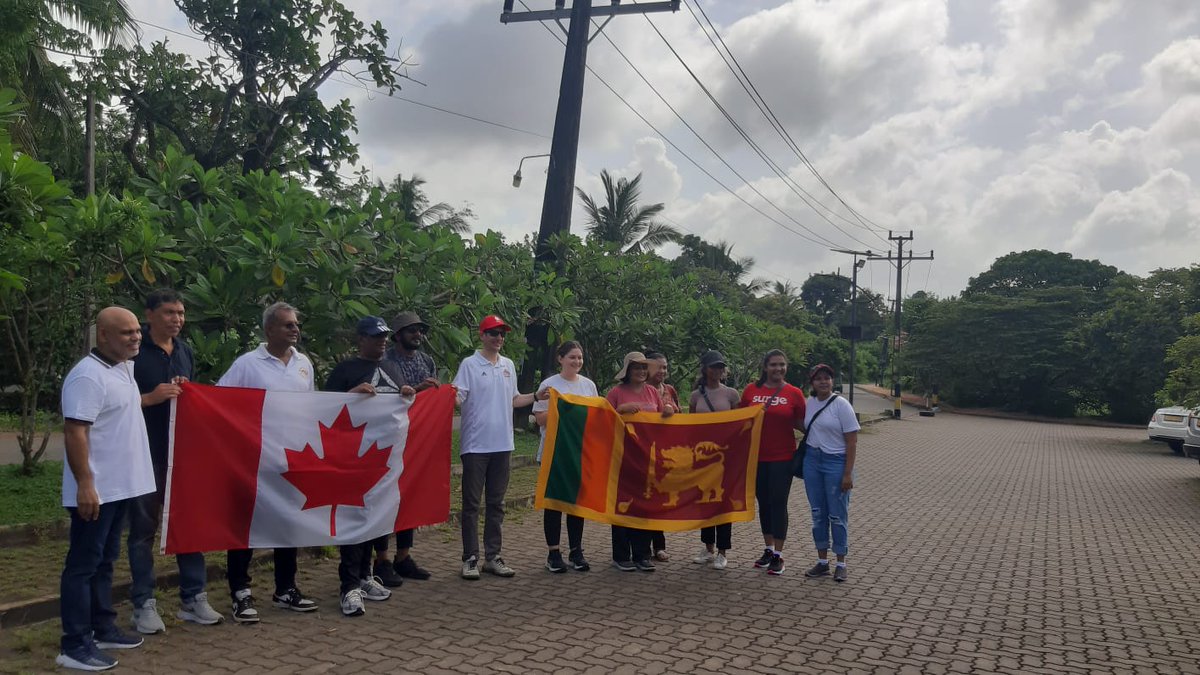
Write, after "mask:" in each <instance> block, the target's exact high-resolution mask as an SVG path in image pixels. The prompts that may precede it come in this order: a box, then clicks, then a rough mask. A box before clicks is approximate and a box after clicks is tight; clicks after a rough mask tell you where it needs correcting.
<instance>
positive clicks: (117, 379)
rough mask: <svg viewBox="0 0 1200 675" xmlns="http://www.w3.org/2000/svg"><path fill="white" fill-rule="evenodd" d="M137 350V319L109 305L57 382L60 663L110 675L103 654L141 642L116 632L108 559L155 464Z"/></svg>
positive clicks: (150, 484) (150, 482)
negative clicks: (63, 527) (62, 511)
mask: <svg viewBox="0 0 1200 675" xmlns="http://www.w3.org/2000/svg"><path fill="white" fill-rule="evenodd" d="M141 343H142V327H141V325H139V324H138V320H137V317H136V316H135V315H134V314H133V312H130V311H129V310H127V309H124V308H122V307H108V308H106V309H104V310H102V311H101V312H100V314H99V315H97V317H96V348H95V349H93V350H92V352H91V353H90V354H88V355H87V356H86V357H84V358H83V360H81V361H80V362H79V363H77V364H75V367H74V368H72V369H71V372H70V373H69V374H68V375H67V379H66V380H65V381H63V388H62V410H63V436H64V437H65V441H66V452H67V461H66V463H65V464H64V465H63V483H62V498H63V506H65V507H66V509H67V512H68V513H69V514H70V517H71V534H70V537H71V539H70V546H69V548H68V549H67V558H66V562H65V564H64V565H63V573H62V585H61V587H60V589H59V593H60V596H61V605H60V615H61V617H62V648H61V653H60V654H59V655H58V657H57V658H56V659H55V662H56V663H58V665H60V666H63V667H66V668H74V669H77V670H91V671H99V670H108V669H109V668H112V667H114V666H116V665H117V661H116V659H114V658H112V657H111V656H109V655H108V654H105V653H104V652H102V651H100V650H101V649H132V648H134V647H138V646H140V645H141V644H142V638H141V637H139V636H132V635H127V634H125V633H123V632H121V630H120V629H119V628H117V625H116V618H117V613H116V612H115V611H114V610H113V606H112V575H113V561H114V560H116V559H117V557H118V556H119V555H120V553H121V526H122V523H123V521H124V520H125V516H126V513H127V511H128V508H129V504H130V503H131V502H132V500H133V499H134V498H136V497H140V496H141V495H144V494H149V493H151V492H154V466H153V464H152V463H151V461H150V443H149V440H148V439H147V435H146V422H145V420H143V418H142V396H141V392H139V391H138V386H137V380H135V379H134V376H133V362H132V361H131V359H133V357H135V356H137V354H138V350H139V348H140V347H141Z"/></svg>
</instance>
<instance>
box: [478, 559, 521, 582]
mask: <svg viewBox="0 0 1200 675" xmlns="http://www.w3.org/2000/svg"><path fill="white" fill-rule="evenodd" d="M483 571H484V572H487V573H489V574H495V575H496V576H498V577H511V576H514V575H515V574H516V573H517V572H516V570H514V569H513V568H511V567H509V566H508V565H505V564H504V558H501V557H500V556H496V557H495V558H492V559H491V560H489V561H487V562H485V563H483Z"/></svg>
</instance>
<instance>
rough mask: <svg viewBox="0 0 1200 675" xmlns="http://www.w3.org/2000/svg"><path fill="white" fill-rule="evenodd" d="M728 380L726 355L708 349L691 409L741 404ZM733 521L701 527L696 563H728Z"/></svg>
mask: <svg viewBox="0 0 1200 675" xmlns="http://www.w3.org/2000/svg"><path fill="white" fill-rule="evenodd" d="M724 380H725V357H724V356H721V353H720V352H716V351H711V350H710V351H707V352H705V353H704V355H703V356H701V357H700V378H699V380H697V382H696V389H695V391H693V392H692V396H691V398H690V399H689V400H688V410H689V411H691V412H694V413H706V412H721V411H723V410H733V409H734V408H736V407H738V402H739V400H740V395H739V394H738V392H737V389H734V388H733V387H727V386H725V383H724ZM732 540H733V524H732V523H725V524H724V525H714V526H713V527H705V528H703V529H701V530H700V542H701V543H702V544H704V550H703V551H701V552H700V555H698V556H696V557H695V558H692V562H694V563H696V564H697V565H703V564H706V563H707V564H709V565H711V566H712V568H713V569H715V570H723V569H725V566H726V565H727V564H728V561H727V560H726V559H725V553H726V552H728V551H729V549H731V548H733V544H732Z"/></svg>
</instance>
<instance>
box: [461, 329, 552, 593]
mask: <svg viewBox="0 0 1200 675" xmlns="http://www.w3.org/2000/svg"><path fill="white" fill-rule="evenodd" d="M509 330H511V328H510V327H509V325H508V324H506V323H504V319H501V318H500V317H498V316H494V315H493V316H486V317H484V318H483V321H481V322H480V323H479V337H480V340H481V341H482V346H481V348H480V349H479V351H477V352H475V354H474V355H472V356H468V357H467V358H465V359H463V362H462V363H461V364H459V366H458V373H457V374H455V376H454V386H455V387H457V388H458V402H459V405H460V413H461V416H462V417H461V421H460V429H459V431H460V435H461V439H462V467H463V475H462V540H463V554H462V559H463V566H462V578H464V579H470V580H475V579H478V578H479V499H480V497H482V496H483V493H484V492H485V490H486V493H487V500H486V503H487V506H486V511H485V514H484V523H483V550H484V554H485V556H486V559H485V562H484V564H483V571H485V572H490V573H492V574H495V575H496V576H500V577H511V576H513V575H514V574H516V572H514V571H513V569H512V568H511V567H509V566H508V565H505V564H504V559H503V558H501V557H500V543H501V537H500V526H501V524H502V523H503V522H504V495H505V493H507V491H508V475H509V460H510V458H511V457H512V451H513V408H520V407H523V406H527V405H531V404H532V403H533V399H534V395H533V394H522V393H520V392H518V391H517V367H516V366H515V365H513V362H512V360H511V359H509V358H507V357H505V356H501V355H500V348H501V347H503V346H504V337H505V335H506V334H507V333H508V331H509Z"/></svg>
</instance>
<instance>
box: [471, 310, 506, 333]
mask: <svg viewBox="0 0 1200 675" xmlns="http://www.w3.org/2000/svg"><path fill="white" fill-rule="evenodd" d="M494 329H499V330H503V331H510V330H512V326H510V325H508V324H506V323H504V319H501V318H500V317H498V316H496V315H495V314H489V315H487V316H485V317H483V321H480V322H479V332H480V333H482V332H484V331H489V330H494Z"/></svg>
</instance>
